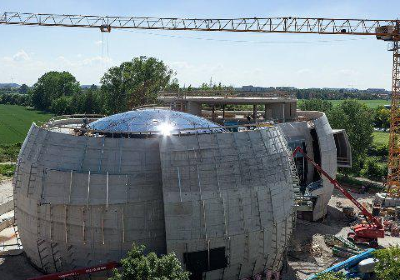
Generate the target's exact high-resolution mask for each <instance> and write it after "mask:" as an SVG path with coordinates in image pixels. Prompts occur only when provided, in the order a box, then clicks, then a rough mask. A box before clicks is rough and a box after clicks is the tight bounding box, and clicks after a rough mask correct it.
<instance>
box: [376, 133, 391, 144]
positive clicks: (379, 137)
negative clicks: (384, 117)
mask: <svg viewBox="0 0 400 280" xmlns="http://www.w3.org/2000/svg"><path fill="white" fill-rule="evenodd" d="M372 136H373V137H374V143H375V144H377V145H388V144H389V132H383V131H374V132H373V133H372Z"/></svg>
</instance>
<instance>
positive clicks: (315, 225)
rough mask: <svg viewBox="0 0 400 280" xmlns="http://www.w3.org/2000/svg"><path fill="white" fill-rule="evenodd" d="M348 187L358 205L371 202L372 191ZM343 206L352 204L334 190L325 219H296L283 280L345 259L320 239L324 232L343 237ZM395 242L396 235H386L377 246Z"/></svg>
mask: <svg viewBox="0 0 400 280" xmlns="http://www.w3.org/2000/svg"><path fill="white" fill-rule="evenodd" d="M347 189H348V188H347ZM348 190H350V191H351V190H353V191H351V194H352V195H353V196H354V197H355V198H356V199H357V200H358V201H359V202H361V203H362V204H364V205H372V201H373V199H374V193H365V194H360V193H357V192H355V190H356V189H348ZM338 205H340V207H338ZM343 207H354V205H353V204H352V202H351V201H350V200H348V199H347V198H346V197H344V195H342V194H341V193H340V192H339V191H337V190H334V192H333V195H332V198H331V200H330V201H329V204H328V208H327V211H328V214H327V216H326V218H325V219H323V220H322V221H318V222H308V221H304V220H299V219H298V220H297V226H296V229H295V232H294V235H293V238H292V245H291V246H290V248H289V249H290V250H289V252H288V257H287V264H286V265H285V267H284V270H283V279H284V280H294V279H296V280H297V279H307V278H308V277H309V276H311V275H313V274H315V273H316V272H320V271H323V270H324V269H326V268H328V267H331V266H332V265H334V264H336V263H338V262H341V261H343V260H345V258H340V257H336V256H334V255H333V254H332V250H331V248H330V247H329V246H327V245H326V244H325V241H324V235H327V234H330V235H336V236H341V237H344V238H347V234H348V233H349V232H350V223H351V220H350V219H348V218H347V217H346V216H345V215H344V214H343V213H342V208H343ZM355 210H357V208H355ZM356 212H358V211H356ZM398 244H400V238H399V237H391V236H388V235H386V236H385V238H383V239H379V246H381V247H389V246H391V245H398ZM361 247H362V245H361ZM365 248H367V247H365Z"/></svg>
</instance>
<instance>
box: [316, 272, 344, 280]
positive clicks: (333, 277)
mask: <svg viewBox="0 0 400 280" xmlns="http://www.w3.org/2000/svg"><path fill="white" fill-rule="evenodd" d="M317 279H318V280H347V277H346V276H345V275H344V274H343V273H341V272H329V273H323V274H320V275H318V276H317Z"/></svg>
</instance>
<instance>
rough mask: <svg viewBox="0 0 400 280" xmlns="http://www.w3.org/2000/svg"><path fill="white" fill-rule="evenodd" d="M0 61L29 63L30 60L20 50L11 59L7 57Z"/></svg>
mask: <svg viewBox="0 0 400 280" xmlns="http://www.w3.org/2000/svg"><path fill="white" fill-rule="evenodd" d="M2 60H3V61H5V62H22V61H29V60H31V58H30V56H29V55H28V54H27V53H26V52H25V51H24V50H20V51H18V52H17V53H16V54H14V55H13V56H11V57H9V56H5V57H3V59H2Z"/></svg>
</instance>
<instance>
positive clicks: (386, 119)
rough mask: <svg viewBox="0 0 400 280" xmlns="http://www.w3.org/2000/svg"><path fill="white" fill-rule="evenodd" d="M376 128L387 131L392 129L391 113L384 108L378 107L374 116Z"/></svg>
mask: <svg viewBox="0 0 400 280" xmlns="http://www.w3.org/2000/svg"><path fill="white" fill-rule="evenodd" d="M374 126H375V127H377V128H382V129H384V130H385V131H386V130H387V129H388V128H389V127H390V111H389V110H388V109H386V108H385V107H383V106H378V107H377V108H376V109H375V114H374Z"/></svg>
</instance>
